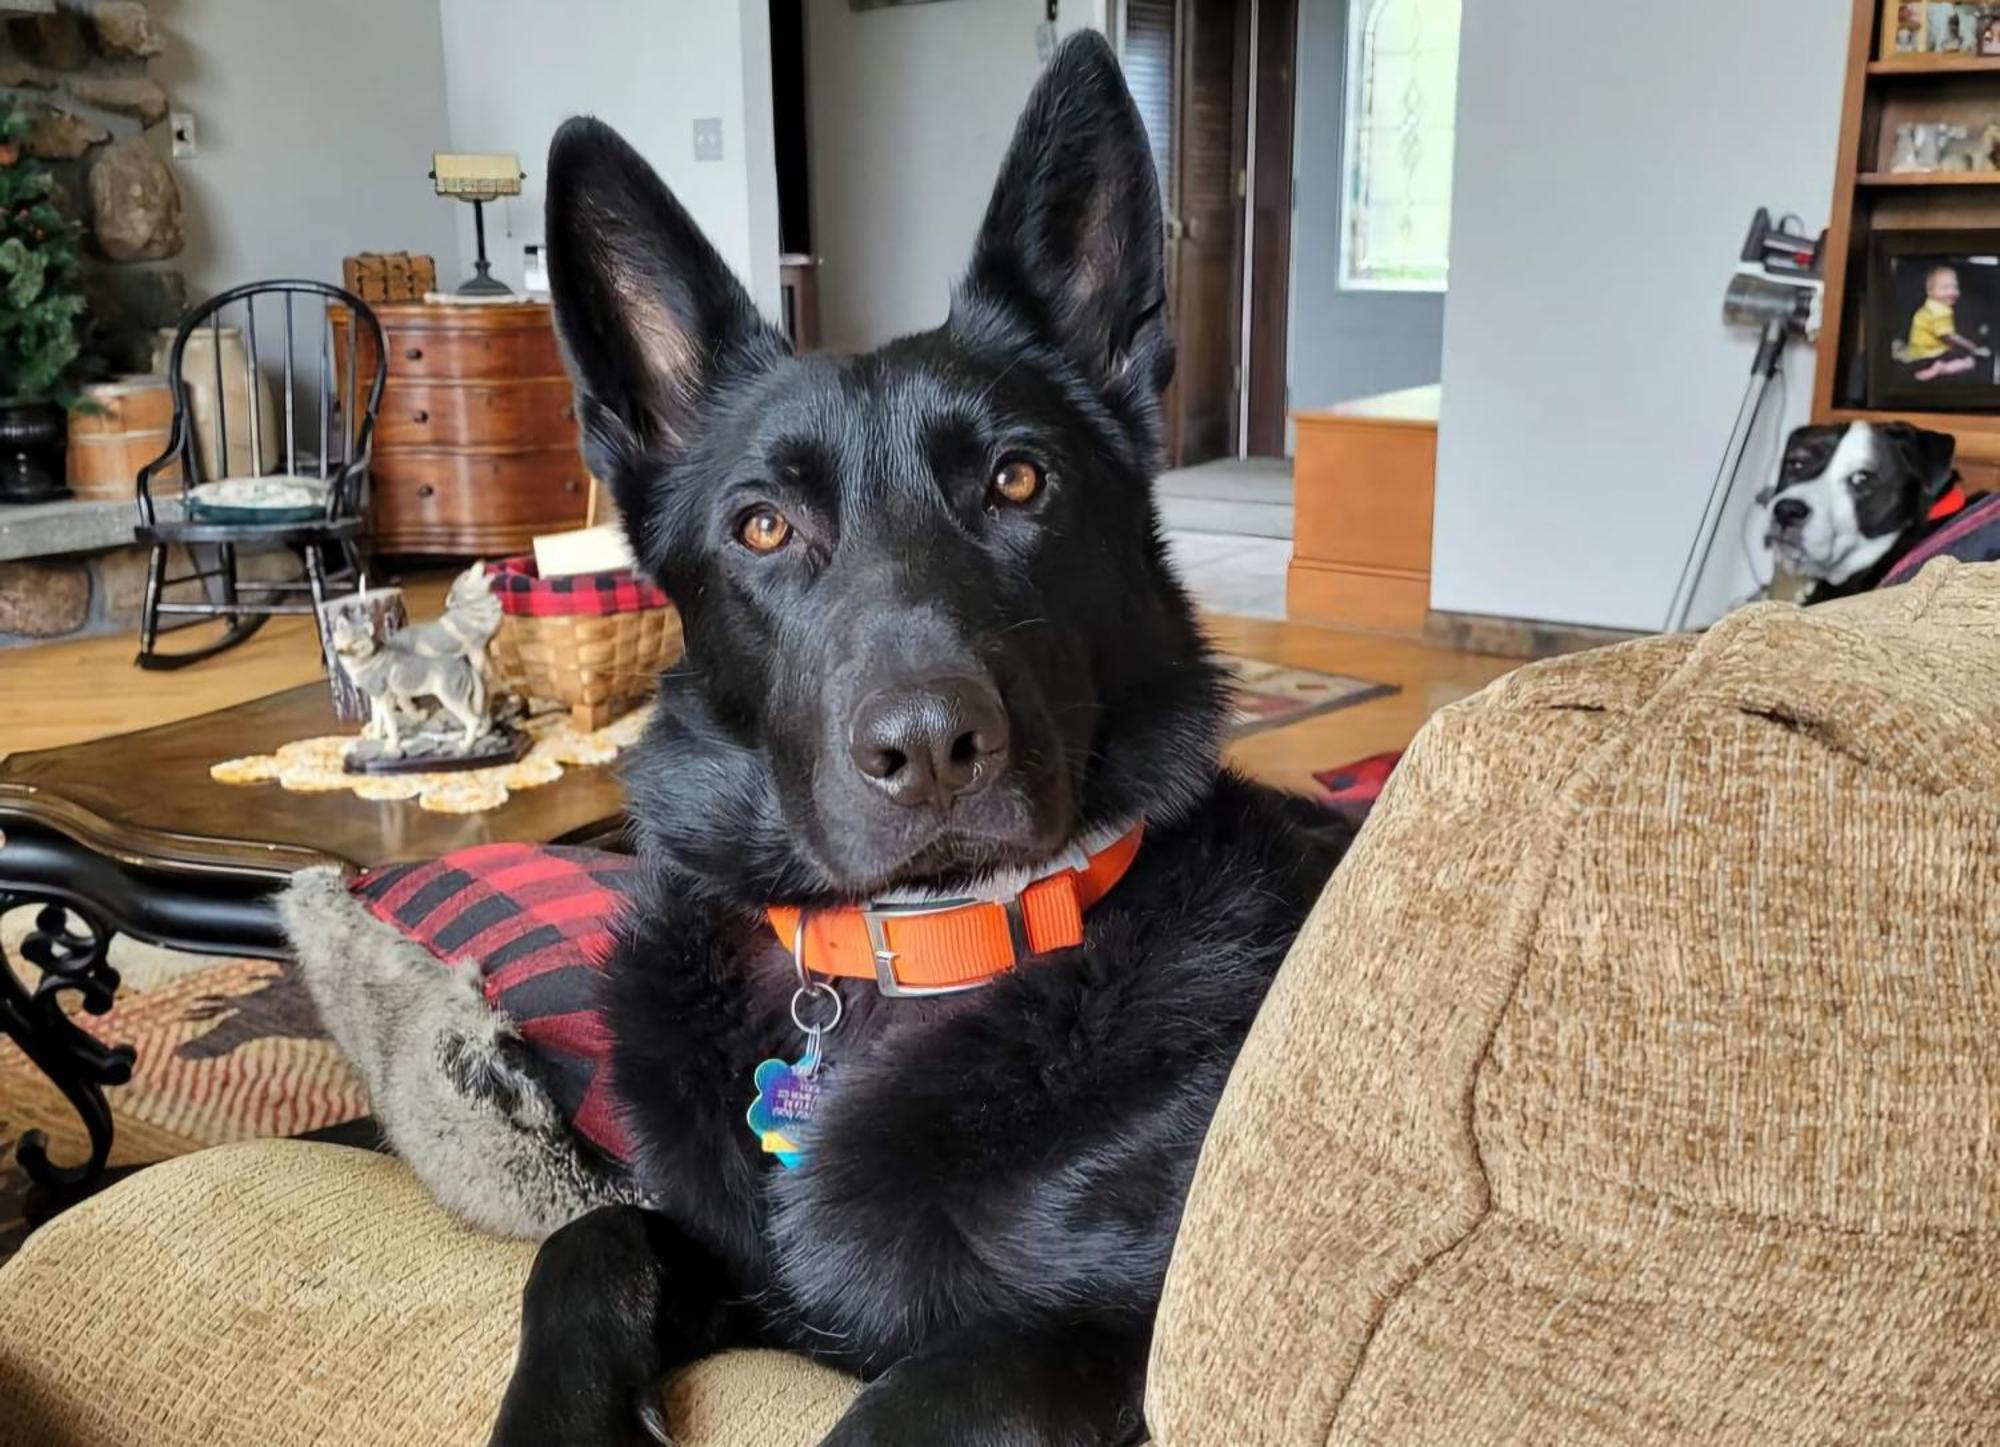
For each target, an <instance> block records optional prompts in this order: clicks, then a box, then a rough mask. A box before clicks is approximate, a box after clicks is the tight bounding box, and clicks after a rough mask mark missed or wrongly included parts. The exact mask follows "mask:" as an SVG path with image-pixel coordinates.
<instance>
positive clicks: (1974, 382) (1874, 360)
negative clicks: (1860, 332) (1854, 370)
mask: <svg viewBox="0 0 2000 1447" xmlns="http://www.w3.org/2000/svg"><path fill="white" fill-rule="evenodd" d="M1997 241H2000V237H1996V236H1995V235H1994V234H1993V233H1988V232H1940V231H1932V232H1889V233H1883V232H1877V233H1876V235H1875V237H1874V245H1873V264H1872V265H1871V267H1870V282H1869V290H1870V292H1871V295H1870V297H1869V304H1868V344H1867V352H1868V362H1869V366H1868V373H1869V387H1868V391H1869V403H1870V405H1871V406H1876V407H1894V406H1905V407H1923V408H1933V409H1938V410H1957V409H1974V408H1979V409H1988V408H1994V407H1996V406H2000V357H1996V356H1995V349H1996V348H2000V245H1996V242H1997ZM1966 243H1970V244H1969V245H1966ZM1960 245H1963V246H1964V249H1951V250H1947V249H1946V248H1948V247H1957V246H1960ZM1988 247H1992V248H1993V250H1992V251H1988V250H1987V249H1986V248H1988ZM1975 248H1976V249H1975Z"/></svg>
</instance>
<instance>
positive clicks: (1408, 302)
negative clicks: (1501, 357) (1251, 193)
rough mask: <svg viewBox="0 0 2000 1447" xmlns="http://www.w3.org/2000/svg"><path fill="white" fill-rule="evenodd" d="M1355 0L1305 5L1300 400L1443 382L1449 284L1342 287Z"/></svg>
mask: <svg viewBox="0 0 2000 1447" xmlns="http://www.w3.org/2000/svg"><path fill="white" fill-rule="evenodd" d="M1348 5H1349V0H1302V3H1301V4H1300V6H1299V52H1298V68H1297V74H1298V124H1297V128H1296V130H1295V132H1294V140H1293V151H1292V175H1293V180H1294V187H1295V190H1294V197H1295V200H1296V203H1297V204H1296V208H1295V210H1294V212H1293V218H1292V220H1293V224H1292V278H1291V282H1292V296H1291V302H1292V316H1291V326H1290V329H1289V333H1288V347H1289V350H1290V352H1291V368H1290V379H1291V386H1292V407H1293V408H1303V407H1326V406H1330V405H1331V404H1333V403H1335V402H1345V401H1347V400H1349V399H1351V398H1354V397H1368V396H1372V395H1374V394H1375V393H1378V392H1392V391H1394V390H1396V389H1397V388H1399V387H1416V386H1421V385H1423V384H1424V383H1427V382H1435V381H1436V380H1437V379H1438V365H1439V355H1440V351H1441V349H1442V346H1443V337H1444V308H1445V299H1444V297H1443V296H1442V295H1441V294H1439V293H1437V292H1396V291H1342V290H1341V289H1340V227H1341V211H1342V205H1341V202H1342V196H1341V186H1340V148H1341V140H1342V134H1343V132H1344V131H1345V129H1346V124H1347V107H1346V94H1345V89H1346V87H1345V84H1344V79H1345V76H1344V73H1345V68H1346V52H1347V23H1348Z"/></svg>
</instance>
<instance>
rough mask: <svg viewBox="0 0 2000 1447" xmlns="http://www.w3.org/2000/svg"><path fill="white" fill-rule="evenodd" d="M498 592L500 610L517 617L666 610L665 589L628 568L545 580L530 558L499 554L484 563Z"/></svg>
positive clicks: (571, 615) (598, 615) (595, 615)
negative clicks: (495, 560) (499, 556)
mask: <svg viewBox="0 0 2000 1447" xmlns="http://www.w3.org/2000/svg"><path fill="white" fill-rule="evenodd" d="M486 572H487V576H489V577H490V578H492V579H493V591H494V592H495V593H496V594H498V595H499V598H500V611H501V612H503V613H508V614H512V615H513V616H514V617H516V618H563V617H574V616H576V615H578V614H585V615H588V616H591V617H599V618H601V617H604V616H605V615H607V614H611V613H637V612H639V611H640V610H641V609H644V608H665V607H667V606H668V599H667V595H666V594H665V593H662V592H661V591H660V590H659V588H658V587H657V586H656V585H655V584H654V583H653V581H652V579H650V578H642V577H640V576H639V575H638V574H637V573H635V572H633V571H632V570H631V569H630V568H620V569H619V570H618V571H616V572H612V573H577V574H575V575H573V576H571V577H566V578H544V577H543V576H542V575H541V574H540V573H538V572H536V571H535V560H534V558H533V557H532V556H529V557H519V558H502V559H501V560H500V561H499V562H497V563H488V564H487V565H486Z"/></svg>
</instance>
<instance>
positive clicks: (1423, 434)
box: [1285, 387, 1441, 633]
mask: <svg viewBox="0 0 2000 1447" xmlns="http://www.w3.org/2000/svg"><path fill="white" fill-rule="evenodd" d="M1440 396H1441V393H1440V389H1439V388H1437V387H1412V388H1410V389H1408V390H1407V391H1402V392H1389V393H1386V394H1384V395H1383V396H1380V397H1367V398H1363V399H1362V400H1360V401H1358V402H1343V403H1341V404H1340V405H1339V406H1337V407H1327V408H1323V409H1320V410H1318V411H1312V412H1300V413H1298V414H1296V416H1295V417H1294V418H1293V420H1294V422H1296V423H1297V425H1298V447H1297V451H1296V454H1295V456H1294V459H1293V464H1292V471H1293V480H1292V498H1293V501H1292V510H1293V517H1292V565H1291V568H1290V569H1289V571H1288V572H1287V574H1286V579H1285V610H1286V612H1287V613H1288V614H1289V615H1290V616H1291V617H1292V618H1293V619H1294V620H1295V621H1298V622H1305V623H1331V624H1335V625H1338V626H1341V627H1347V628H1370V629H1378V630H1382V631H1385V632H1394V633H1421V632H1422V631H1423V627H1424V616H1425V614H1426V612H1428V610H1429V608H1430V596H1431V503H1432V493H1433V487H1434V484H1435V481H1436V477H1437V419H1438V402H1439V398H1440Z"/></svg>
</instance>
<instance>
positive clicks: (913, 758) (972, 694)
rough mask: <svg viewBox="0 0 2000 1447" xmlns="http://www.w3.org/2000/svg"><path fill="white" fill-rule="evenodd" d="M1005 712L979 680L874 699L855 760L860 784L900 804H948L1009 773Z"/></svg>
mask: <svg viewBox="0 0 2000 1447" xmlns="http://www.w3.org/2000/svg"><path fill="white" fill-rule="evenodd" d="M1007 733H1008V730H1007V709H1006V707H1005V705H1003V704H1002V703H1001V702H1000V695H999V694H997V693H995V692H994V691H993V688H992V686H991V685H990V684H987V683H985V682H983V681H981V680H979V679H976V678H966V677H962V676H961V677H950V678H934V679H931V680H930V681H929V682H927V683H924V684H921V685H919V686H917V687H914V688H884V689H878V690H877V691H876V692H874V693H871V694H869V695H868V697H867V698H865V699H863V700H862V701H861V707H860V708H859V709H858V710H857V711H856V712H855V715H854V732H853V742H852V744H851V745H850V749H849V751H850V753H851V754H852V756H853V758H854V767H855V768H857V769H859V770H860V771H861V774H862V777H863V778H865V779H867V780H868V781H869V782H870V783H872V784H873V785H875V787H876V788H878V789H880V790H881V791H882V792H883V793H885V794H887V795H888V796H889V797H890V798H891V799H894V800H895V801H896V802H897V803H898V804H938V805H943V804H949V803H950V802H951V801H952V800H953V799H957V798H960V797H962V796H963V795H966V794H975V793H977V792H979V790H981V789H983V788H985V787H986V786H987V785H988V784H990V783H992V782H993V781H994V780H995V779H996V778H998V777H999V776H1000V774H1001V773H1002V772H1003V771H1004V770H1005V769H1006V767H1007V742H1008V739H1007Z"/></svg>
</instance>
